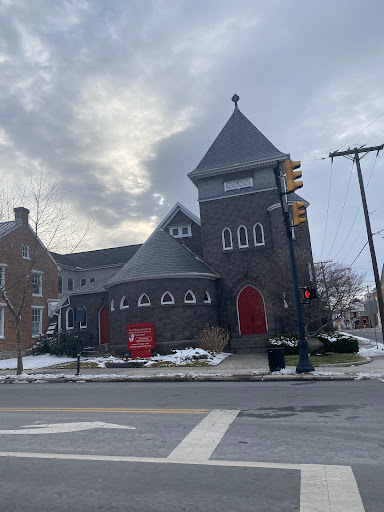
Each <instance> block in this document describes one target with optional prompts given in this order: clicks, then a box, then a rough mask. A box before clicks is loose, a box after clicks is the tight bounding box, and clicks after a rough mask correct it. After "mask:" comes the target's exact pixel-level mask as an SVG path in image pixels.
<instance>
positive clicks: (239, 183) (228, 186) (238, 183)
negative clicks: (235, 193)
mask: <svg viewBox="0 0 384 512" xmlns="http://www.w3.org/2000/svg"><path fill="white" fill-rule="evenodd" d="M248 187H253V178H243V179H241V180H232V181H225V182H224V192H228V191H229V190H240V189H241V188H248Z"/></svg>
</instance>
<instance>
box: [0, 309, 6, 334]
mask: <svg viewBox="0 0 384 512" xmlns="http://www.w3.org/2000/svg"><path fill="white" fill-rule="evenodd" d="M4 313H5V305H4V304H0V338H4Z"/></svg>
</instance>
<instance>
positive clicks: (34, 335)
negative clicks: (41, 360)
mask: <svg viewBox="0 0 384 512" xmlns="http://www.w3.org/2000/svg"><path fill="white" fill-rule="evenodd" d="M42 335H43V333H40V334H32V338H40V336H42Z"/></svg>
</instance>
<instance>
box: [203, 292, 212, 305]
mask: <svg viewBox="0 0 384 512" xmlns="http://www.w3.org/2000/svg"><path fill="white" fill-rule="evenodd" d="M204 302H205V303H206V304H211V302H212V299H211V296H210V295H209V292H205V294H204Z"/></svg>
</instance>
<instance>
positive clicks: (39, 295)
mask: <svg viewBox="0 0 384 512" xmlns="http://www.w3.org/2000/svg"><path fill="white" fill-rule="evenodd" d="M42 296H43V295H42V294H40V293H32V297H42Z"/></svg>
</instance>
